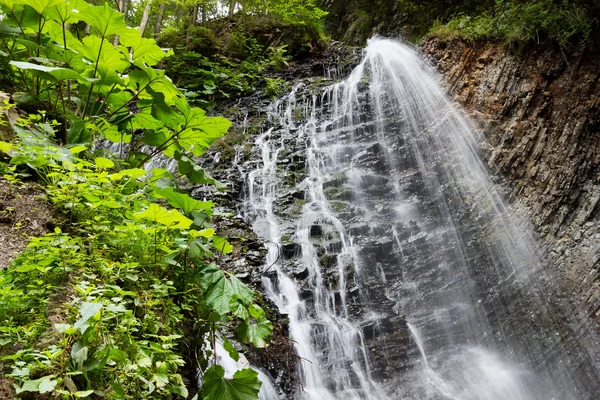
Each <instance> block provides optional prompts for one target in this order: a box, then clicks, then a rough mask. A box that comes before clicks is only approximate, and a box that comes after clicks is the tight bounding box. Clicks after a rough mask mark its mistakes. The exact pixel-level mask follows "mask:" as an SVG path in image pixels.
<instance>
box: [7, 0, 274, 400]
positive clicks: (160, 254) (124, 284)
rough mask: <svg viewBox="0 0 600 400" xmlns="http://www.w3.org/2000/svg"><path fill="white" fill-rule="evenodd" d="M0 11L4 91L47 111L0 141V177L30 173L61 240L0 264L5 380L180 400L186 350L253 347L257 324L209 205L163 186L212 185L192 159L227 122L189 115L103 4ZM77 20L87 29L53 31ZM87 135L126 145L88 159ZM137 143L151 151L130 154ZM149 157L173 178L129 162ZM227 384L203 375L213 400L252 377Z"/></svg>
mask: <svg viewBox="0 0 600 400" xmlns="http://www.w3.org/2000/svg"><path fill="white" fill-rule="evenodd" d="M0 4H1V7H2V10H3V12H4V13H5V14H6V17H5V19H4V20H3V21H2V22H0V28H1V29H0V37H1V38H2V43H3V45H4V46H5V51H6V53H7V54H9V57H10V58H11V59H12V61H11V64H12V68H13V70H14V71H15V72H16V74H17V75H18V80H17V82H16V83H15V84H16V86H17V88H18V89H21V90H23V92H22V93H19V94H15V96H14V97H15V98H16V99H17V100H18V101H17V103H19V104H21V105H30V106H31V107H34V108H37V109H38V110H39V109H40V108H42V107H43V109H45V110H46V111H39V112H36V113H31V114H29V116H28V117H27V118H25V119H22V120H19V121H18V123H17V124H16V125H15V126H13V129H14V130H15V133H16V136H17V138H16V140H15V141H14V142H11V143H6V142H0V151H2V152H3V153H6V154H7V155H8V157H9V159H10V164H11V166H9V165H5V164H3V163H1V164H2V165H0V169H1V170H3V171H4V172H6V174H7V175H6V178H7V180H9V181H15V180H16V179H17V178H16V175H15V172H14V171H15V170H17V171H18V172H16V173H18V174H19V175H20V176H24V175H26V174H33V175H35V176H36V177H37V178H39V179H41V180H42V181H43V182H44V183H45V184H46V192H47V193H48V195H49V198H50V199H51V201H52V202H53V203H54V204H55V205H56V207H57V208H58V209H59V210H62V212H64V214H65V216H66V217H67V218H68V221H69V225H68V231H67V232H63V231H61V230H60V229H58V228H57V229H56V230H55V231H54V232H53V233H51V234H48V235H46V236H44V237H41V238H34V239H32V241H31V242H30V244H29V246H28V247H27V249H26V251H25V252H24V253H23V254H22V255H21V256H19V257H18V258H17V259H16V260H15V261H14V262H13V264H12V266H11V267H10V268H8V269H5V270H2V271H0V346H1V347H2V349H1V352H0V354H2V356H1V361H2V365H3V367H4V368H6V369H7V371H6V372H8V373H7V374H6V376H7V377H10V378H11V379H12V380H13V381H14V382H15V388H16V391H17V393H18V394H20V395H21V396H25V397H26V396H33V398H38V394H43V395H46V394H48V395H50V396H52V397H53V398H65V399H72V398H96V397H102V398H106V399H140V398H147V399H150V398H152V399H171V398H187V397H188V395H189V389H190V388H188V387H186V385H185V384H184V380H183V377H182V372H183V371H184V368H188V369H192V368H195V367H196V365H195V364H194V365H191V361H192V360H191V359H190V358H189V356H188V355H187V350H186V349H189V348H194V347H195V345H194V343H200V346H201V347H203V346H205V344H204V343H205V342H206V340H207V339H208V338H213V341H214V337H215V336H216V335H217V334H224V333H229V334H231V335H233V334H235V333H237V338H238V340H239V341H241V342H245V343H252V344H254V345H255V346H264V345H266V343H267V341H268V340H269V337H270V335H271V330H272V325H271V324H270V322H268V321H267V319H266V317H265V313H264V311H263V310H262V308H261V307H260V306H258V305H257V304H256V303H255V297H254V293H253V291H252V290H251V289H249V288H248V287H246V286H245V285H244V284H243V283H242V282H240V281H239V280H238V279H237V278H235V277H234V276H233V275H231V274H229V273H228V272H226V271H225V270H224V269H222V268H221V267H226V266H224V265H222V261H221V254H227V253H229V252H231V251H232V250H233V249H232V246H231V244H229V243H228V241H227V240H226V239H225V238H223V237H220V236H217V235H216V234H215V230H214V229H213V228H212V227H211V226H210V216H211V215H212V213H213V207H214V204H213V203H212V202H209V201H208V202H205V201H198V200H195V199H193V198H191V197H190V196H189V195H187V194H186V193H184V192H182V191H181V190H179V189H178V186H177V182H178V181H179V180H180V179H181V178H183V177H187V179H188V180H189V181H191V182H193V183H198V184H208V185H214V186H216V187H217V188H221V189H222V188H223V187H222V185H221V184H220V183H219V182H217V181H215V180H214V179H212V178H211V177H210V176H209V175H208V174H206V172H205V171H204V170H202V169H201V168H200V167H199V166H198V165H196V164H195V162H194V161H193V159H192V157H194V156H199V155H201V154H202V153H203V152H204V151H205V150H206V149H207V148H208V147H209V146H210V145H211V144H212V143H213V142H214V141H216V140H217V139H219V138H220V137H222V136H223V135H224V133H225V132H226V131H227V129H228V128H229V125H230V122H229V121H227V120H226V119H224V118H220V117H208V116H207V115H206V113H205V112H204V110H202V109H200V108H196V107H191V106H190V105H189V104H188V102H187V100H186V98H185V97H184V96H183V95H182V93H181V92H180V91H179V90H178V89H177V88H176V86H175V85H174V84H173V83H172V82H171V80H170V79H169V78H168V77H167V76H166V75H165V72H164V71H162V70H159V69H155V68H154V66H156V64H157V63H158V62H159V61H160V60H162V59H163V58H164V57H165V56H166V55H167V54H166V53H165V52H163V50H161V49H160V48H159V47H158V46H157V45H156V43H155V42H154V40H151V39H142V38H140V37H139V32H138V31H137V30H135V29H131V28H127V27H126V25H125V22H124V20H123V16H122V15H121V14H119V13H117V12H115V11H114V10H112V9H111V8H110V7H109V6H108V5H107V4H104V5H102V6H91V5H88V4H86V3H84V2H82V1H80V0H69V1H63V0H60V1H58V0H23V1H21V2H19V3H18V4H17V3H15V2H12V1H8V0H0ZM79 21H83V22H85V23H89V24H90V25H91V27H92V32H91V35H89V36H85V37H83V38H78V37H75V36H74V35H72V34H71V33H70V32H69V31H67V30H66V29H65V24H66V23H72V24H76V23H77V22H79ZM115 34H119V37H120V43H121V44H119V45H118V46H113V45H112V41H113V39H114V35H115ZM97 140H110V141H114V142H119V143H121V145H123V144H124V143H129V146H128V149H129V150H128V151H129V153H130V154H129V155H126V154H124V156H126V157H125V160H120V159H115V158H112V157H111V156H110V155H106V154H99V153H98V151H94V150H92V149H93V147H94V142H95V141H97ZM141 145H147V146H151V148H152V150H150V151H149V152H148V153H147V154H141V155H140V154H139V152H138V150H139V148H140V146H141ZM160 152H162V153H163V154H164V155H166V156H168V157H172V158H174V159H175V160H176V161H177V164H178V169H179V171H178V172H179V173H178V176H177V177H176V176H174V175H173V174H172V173H170V172H168V171H166V170H161V169H154V170H152V173H151V174H148V173H147V172H146V170H145V169H143V168H142V167H144V166H145V164H146V162H147V161H149V160H151V158H152V157H153V156H155V155H157V154H158V153H160ZM167 203H168V204H169V206H170V207H167V205H166V204H167ZM230 347H231V346H230ZM195 350H197V351H198V353H203V354H206V355H207V357H208V358H210V357H211V355H212V354H213V352H211V350H210V349H209V348H206V349H204V348H199V349H195ZM208 358H202V359H200V360H198V361H199V362H200V367H202V368H207V367H208V363H209V359H208ZM195 361H196V360H194V362H195ZM211 371H214V369H213V370H211ZM207 372H208V371H207ZM218 375H219V374H218V373H217V374H216V377H218ZM209 377H210V374H209ZM221 378H223V377H222V376H221ZM231 382H233V383H230V380H227V379H224V378H223V379H216V378H215V379H212V380H210V379H208V382H205V383H204V386H203V391H205V392H206V393H209V394H210V393H212V394H215V393H221V392H222V390H223V389H222V388H223V386H224V384H225V387H226V388H225V389H224V390H225V392H223V393H233V394H232V395H237V394H235V393H241V394H240V396H244V397H240V398H244V399H251V398H254V399H255V398H257V392H258V388H259V387H260V382H259V381H258V379H257V376H256V373H254V372H252V371H249V370H243V371H241V372H239V373H238V375H236V376H234V378H233V380H231ZM230 387H231V388H233V389H235V390H233V389H231V390H230V389H228V388H230ZM209 396H210V395H209Z"/></svg>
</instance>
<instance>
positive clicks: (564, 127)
mask: <svg viewBox="0 0 600 400" xmlns="http://www.w3.org/2000/svg"><path fill="white" fill-rule="evenodd" d="M421 49H422V52H423V53H424V54H425V55H427V56H429V57H430V58H431V60H432V62H433V64H434V65H435V67H436V68H437V69H438V71H439V72H440V73H441V74H442V75H443V77H444V80H445V83H446V85H447V90H448V93H449V94H450V96H451V97H452V99H453V100H455V101H457V102H458V103H460V104H461V105H462V106H463V107H464V108H465V109H466V110H467V112H469V113H470V114H471V115H472V116H473V117H474V118H475V120H477V121H478V122H479V124H480V125H481V126H482V128H483V129H482V131H483V136H482V138H481V140H482V143H481V147H482V151H483V155H484V158H485V160H486V162H487V164H488V166H489V167H490V169H491V170H492V171H493V172H497V175H498V176H502V177H503V178H502V179H503V180H504V182H502V183H503V184H504V185H503V186H504V187H505V188H506V190H507V192H508V193H507V194H508V197H509V199H510V200H511V202H512V203H513V206H514V207H515V208H517V209H520V211H521V212H523V213H525V214H524V215H529V217H530V219H531V221H532V222H533V224H534V226H535V228H536V230H537V232H538V234H539V236H540V238H541V239H542V240H541V241H542V243H543V246H544V247H545V248H544V249H543V264H544V268H549V269H551V270H552V271H553V272H554V273H555V274H554V276H555V277H557V278H558V279H560V280H561V281H562V282H557V285H556V286H557V287H558V289H559V292H562V296H561V297H562V298H561V299H559V302H561V303H562V306H563V307H564V308H565V309H566V310H567V311H569V312H570V313H571V315H570V316H571V323H572V324H573V327H572V328H574V329H575V332H577V334H578V335H581V337H586V336H587V335H588V334H591V336H589V337H590V338H592V337H597V336H596V335H597V334H598V332H600V331H599V328H598V327H599V321H600V224H599V219H600V168H599V167H600V120H599V116H600V67H599V65H600V54H599V53H598V52H594V51H592V50H588V51H586V52H583V53H575V54H569V55H567V54H564V53H563V52H561V51H560V50H559V49H551V48H543V47H538V46H535V47H534V46H531V47H528V48H525V49H518V50H517V49H514V48H512V49H511V48H509V47H503V46H500V45H493V44H483V43H467V42H464V41H461V40H458V39H453V40H442V39H439V38H428V39H425V40H424V41H423V42H422V43H421ZM593 331H595V332H593ZM590 344H591V343H590ZM592 346H594V345H593V344H592ZM595 347H597V343H596V344H595ZM592 358H595V360H593V363H594V364H595V365H596V368H598V367H599V366H600V360H599V359H597V355H596V356H593V355H592Z"/></svg>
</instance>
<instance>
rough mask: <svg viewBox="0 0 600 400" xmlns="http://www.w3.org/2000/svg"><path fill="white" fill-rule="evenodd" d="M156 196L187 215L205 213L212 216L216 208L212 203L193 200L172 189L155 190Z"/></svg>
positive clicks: (185, 194)
mask: <svg viewBox="0 0 600 400" xmlns="http://www.w3.org/2000/svg"><path fill="white" fill-rule="evenodd" d="M154 193H156V195H157V196H158V197H160V198H164V199H166V200H167V201H168V202H169V204H170V205H171V206H172V207H174V208H180V209H182V210H183V212H184V213H185V214H188V215H189V214H191V212H192V211H204V212H206V215H208V216H210V215H212V209H213V207H214V206H215V205H214V203H213V202H212V201H200V200H196V199H194V198H192V197H191V196H190V195H188V194H187V193H181V192H176V191H175V189H173V188H172V187H168V188H164V189H160V190H155V192H154Z"/></svg>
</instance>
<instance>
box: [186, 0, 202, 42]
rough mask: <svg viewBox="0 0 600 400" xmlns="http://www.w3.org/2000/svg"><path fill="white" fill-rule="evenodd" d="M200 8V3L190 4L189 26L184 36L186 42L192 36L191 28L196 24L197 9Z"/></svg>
mask: <svg viewBox="0 0 600 400" xmlns="http://www.w3.org/2000/svg"><path fill="white" fill-rule="evenodd" d="M199 9H200V5H199V4H196V5H193V6H192V13H191V15H190V26H189V28H188V31H187V36H186V39H185V41H186V43H189V42H190V39H191V38H192V30H193V28H195V27H196V26H198V10H199Z"/></svg>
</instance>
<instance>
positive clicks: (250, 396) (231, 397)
mask: <svg viewBox="0 0 600 400" xmlns="http://www.w3.org/2000/svg"><path fill="white" fill-rule="evenodd" d="M261 384H262V383H261V382H260V381H259V380H258V373H257V372H256V371H254V370H252V369H249V368H248V369H242V370H240V371H237V372H236V373H235V374H234V375H233V378H232V379H227V378H225V370H224V369H223V367H221V366H220V365H213V366H212V367H210V368H209V369H207V370H206V371H205V372H204V375H203V376H202V399H203V400H257V399H258V392H259V391H260V386H261Z"/></svg>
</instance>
